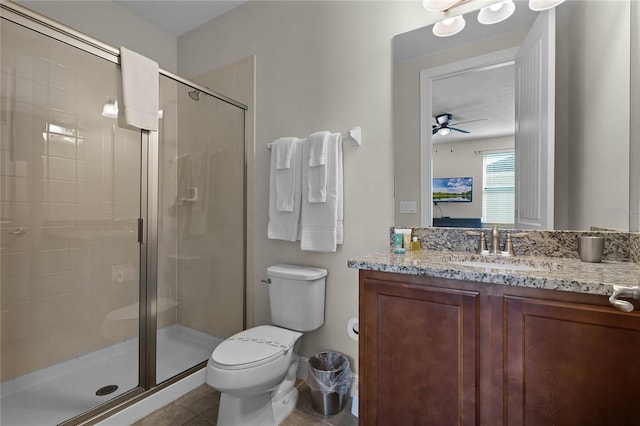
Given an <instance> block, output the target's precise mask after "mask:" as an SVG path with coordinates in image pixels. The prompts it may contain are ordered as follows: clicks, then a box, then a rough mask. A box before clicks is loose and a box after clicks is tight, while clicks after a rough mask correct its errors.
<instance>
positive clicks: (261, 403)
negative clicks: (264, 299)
mask: <svg viewBox="0 0 640 426" xmlns="http://www.w3.org/2000/svg"><path fill="white" fill-rule="evenodd" d="M326 276H327V271H326V269H321V268H311V267H307V266H297V265H286V264H280V265H275V266H270V267H269V268H267V277H268V280H267V282H268V283H269V300H270V305H271V321H272V322H273V324H274V325H260V326H257V327H253V328H250V329H248V330H244V331H242V332H240V333H237V334H234V335H233V336H231V337H229V338H228V339H226V340H225V341H224V342H222V343H220V345H218V346H217V347H216V348H215V349H214V351H213V353H212V354H211V356H210V357H209V362H208V363H207V373H206V377H207V384H208V385H209V386H211V387H212V388H214V389H217V390H219V391H220V393H221V396H220V408H219V411H218V423H217V424H218V425H219V426H275V425H278V424H280V423H281V422H282V421H283V420H284V419H285V418H286V417H287V416H288V415H289V414H291V412H292V411H293V409H294V408H295V406H296V403H297V402H298V390H297V389H296V386H295V382H296V372H297V370H298V348H299V347H300V337H302V334H303V333H304V332H307V331H312V330H315V329H317V328H319V327H320V326H322V324H324V301H325V280H326Z"/></svg>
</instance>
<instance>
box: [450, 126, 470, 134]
mask: <svg viewBox="0 0 640 426" xmlns="http://www.w3.org/2000/svg"><path fill="white" fill-rule="evenodd" d="M449 128H450V129H451V130H455V131H456V132H460V133H471V132H469V131H467V130H462V129H458V128H456V127H449Z"/></svg>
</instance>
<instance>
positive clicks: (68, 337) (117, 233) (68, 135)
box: [0, 19, 141, 426]
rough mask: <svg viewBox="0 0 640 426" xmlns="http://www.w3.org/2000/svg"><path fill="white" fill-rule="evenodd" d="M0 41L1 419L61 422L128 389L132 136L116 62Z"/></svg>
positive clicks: (135, 203) (18, 36) (134, 182)
mask: <svg viewBox="0 0 640 426" xmlns="http://www.w3.org/2000/svg"><path fill="white" fill-rule="evenodd" d="M0 39H1V43H2V47H1V49H2V50H1V51H0V58H1V61H2V69H1V87H0V109H1V111H0V112H1V114H0V127H1V144H0V156H1V163H0V175H1V176H0V179H1V183H0V197H1V202H2V204H1V211H0V214H1V224H0V231H1V238H0V241H1V245H2V246H1V259H2V264H1V270H2V277H1V281H0V295H1V312H2V318H1V345H0V350H1V354H0V359H1V366H0V371H1V376H2V377H1V381H2V385H1V386H2V388H1V397H2V398H1V400H0V412H1V418H0V423H1V424H2V425H3V426H4V425H26V424H57V423H60V422H62V421H65V420H67V419H69V418H72V417H74V416H77V415H79V414H80V413H82V412H84V411H87V410H89V409H91V408H93V407H95V406H97V405H100V404H102V403H105V402H107V401H109V400H111V399H112V398H114V397H116V396H119V395H121V394H123V393H124V392H127V391H129V390H131V389H134V388H137V386H138V329H139V327H138V319H139V316H138V312H139V305H138V301H139V269H140V254H139V249H140V247H139V244H138V232H137V222H138V218H139V217H140V177H141V135H140V132H138V131H134V130H129V129H126V128H123V127H120V126H118V123H117V120H116V118H115V117H114V116H113V115H110V114H109V109H108V107H109V106H111V107H114V106H115V105H114V103H115V101H116V94H117V91H116V76H117V74H118V69H117V65H116V64H114V63H113V62H110V61H107V60H104V59H101V58H99V57H97V56H93V55H91V54H89V53H87V52H84V51H81V50H79V49H77V48H75V47H72V46H69V45H67V44H65V43H62V42H60V41H57V40H54V39H52V38H49V37H46V36H44V35H42V34H39V33H37V32H35V31H33V30H30V29H27V28H25V27H23V26H20V25H17V24H14V23H13V22H10V21H7V20H4V19H3V20H2V25H1V37H0ZM105 104H107V105H106V107H105ZM103 112H104V113H103Z"/></svg>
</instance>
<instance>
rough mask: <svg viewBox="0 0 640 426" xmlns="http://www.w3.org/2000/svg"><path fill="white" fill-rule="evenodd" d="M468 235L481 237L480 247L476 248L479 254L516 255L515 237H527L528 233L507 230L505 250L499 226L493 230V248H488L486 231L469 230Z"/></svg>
mask: <svg viewBox="0 0 640 426" xmlns="http://www.w3.org/2000/svg"><path fill="white" fill-rule="evenodd" d="M466 233H467V235H471V236H474V237H478V236H479V237H480V240H479V241H478V248H477V249H476V253H477V254H483V255H487V254H490V255H493V256H515V255H516V253H515V251H514V250H513V241H512V239H513V238H521V237H526V236H527V235H528V234H527V233H526V232H515V233H513V232H507V234H506V236H505V241H504V251H503V249H501V248H500V230H499V229H498V226H494V227H493V229H492V230H491V248H490V249H489V250H487V238H486V236H485V234H484V232H482V231H480V232H478V231H467V232H466Z"/></svg>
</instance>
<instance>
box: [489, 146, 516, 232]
mask: <svg viewBox="0 0 640 426" xmlns="http://www.w3.org/2000/svg"><path fill="white" fill-rule="evenodd" d="M482 162H483V185H482V188H483V189H482V222H483V223H504V224H512V223H514V211H515V153H514V152H513V151H505V152H490V153H489V152H487V153H484V154H483V161H482Z"/></svg>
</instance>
